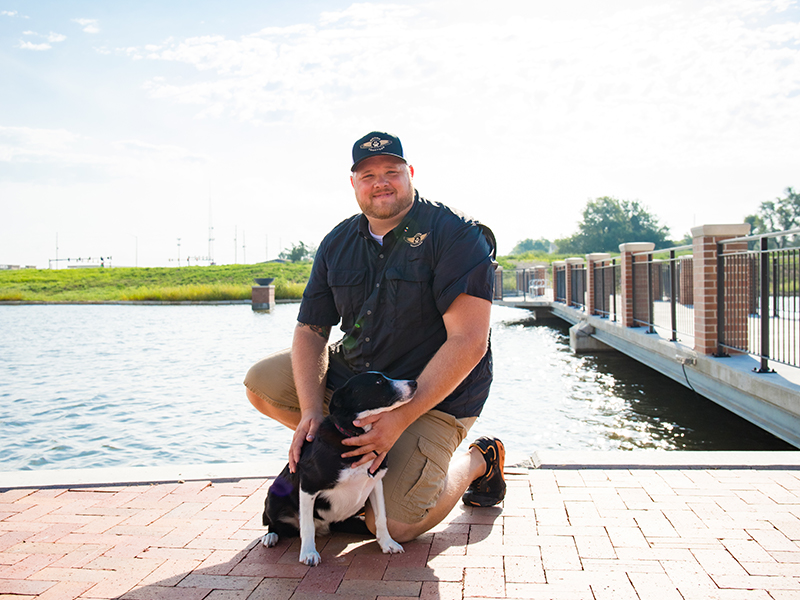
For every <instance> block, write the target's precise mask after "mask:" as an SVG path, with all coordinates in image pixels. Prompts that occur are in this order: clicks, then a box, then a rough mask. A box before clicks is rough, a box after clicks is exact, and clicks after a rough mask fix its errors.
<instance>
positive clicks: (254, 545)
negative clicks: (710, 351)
mask: <svg viewBox="0 0 800 600" xmlns="http://www.w3.org/2000/svg"><path fill="white" fill-rule="evenodd" d="M508 482H509V491H508V496H507V499H506V501H505V502H504V505H503V506H502V507H501V508H493V509H470V508H467V507H463V506H459V507H457V508H456V509H455V510H454V511H453V512H452V513H451V515H450V517H449V519H448V520H447V522H446V523H443V524H442V525H441V526H439V527H438V528H437V529H436V530H435V531H433V532H431V533H429V534H427V535H425V536H424V537H422V538H420V539H419V540H417V541H415V542H413V543H409V544H405V550H406V552H405V553H404V554H398V555H383V554H381V553H380V550H379V549H378V547H377V544H375V543H374V541H372V540H369V539H363V538H358V537H354V536H348V535H342V534H336V535H334V536H332V537H329V538H325V539H322V540H320V541H319V542H318V548H320V549H321V554H322V559H323V562H322V564H321V565H320V566H318V567H313V568H309V567H306V566H303V565H301V564H300V563H298V562H297V554H298V544H297V542H296V541H295V542H294V543H289V542H286V541H282V542H281V543H280V544H279V545H278V546H277V547H276V548H271V549H267V548H264V547H263V546H262V545H261V544H260V543H259V538H260V536H261V535H262V533H263V528H262V527H261V523H260V514H261V509H262V503H263V498H264V496H265V494H266V489H267V487H268V485H269V480H267V479H242V480H240V481H237V482H234V483H221V482H209V481H205V482H188V483H174V484H157V485H137V486H127V487H89V488H82V489H46V488H41V489H12V490H9V491H6V492H3V493H0V598H2V599H10V598H13V599H15V600H19V599H20V598H33V597H37V598H41V599H47V600H54V599H64V600H70V599H73V598H120V597H121V598H130V599H148V600H149V599H154V600H155V599H162V598H164V599H184V598H186V599H189V598H191V599H195V598H196V599H198V600H199V599H201V598H204V599H207V600H212V599H213V600H232V599H238V598H241V599H250V600H255V599H260V598H264V599H269V600H282V599H289V598H291V599H293V600H304V599H308V600H312V599H313V600H322V599H329V600H336V599H343V598H354V599H362V598H363V599H376V598H378V599H382V600H390V599H397V598H408V597H411V598H425V599H434V598H448V599H450V598H452V599H458V600H461V599H473V598H474V599H477V598H482V599H485V598H543V599H544V598H548V599H565V600H567V599H569V600H574V599H593V600H601V599H608V600H628V599H630V600H635V599H638V600H644V599H650V598H654V599H657V600H692V599H698V600H699V599H702V600H709V599H720V600H738V599H748V600H750V599H759V600H760V599H763V600H768V599H772V600H788V599H790V598H791V599H800V470H795V469H785V470H775V469H769V468H763V469H720V470H714V469H653V468H644V469H624V468H608V469H602V468H580V467H575V468H570V469H566V470H559V469H549V468H544V469H538V470H531V471H527V470H516V471H513V472H512V473H510V474H509V476H508Z"/></svg>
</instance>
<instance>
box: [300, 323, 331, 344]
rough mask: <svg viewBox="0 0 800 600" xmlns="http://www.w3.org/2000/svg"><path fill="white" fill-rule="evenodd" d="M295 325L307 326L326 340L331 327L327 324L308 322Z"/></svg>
mask: <svg viewBox="0 0 800 600" xmlns="http://www.w3.org/2000/svg"><path fill="white" fill-rule="evenodd" d="M297 326H298V327H308V328H309V329H310V330H311V331H313V332H314V333H316V334H317V335H318V336H319V337H321V338H322V339H324V340H327V339H328V338H329V337H330V335H331V328H330V327H329V326H328V325H309V324H308V323H298V324H297Z"/></svg>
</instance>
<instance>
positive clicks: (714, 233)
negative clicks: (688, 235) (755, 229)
mask: <svg viewBox="0 0 800 600" xmlns="http://www.w3.org/2000/svg"><path fill="white" fill-rule="evenodd" d="M749 232H750V225H748V224H747V223H744V224H739V225H701V226H700V227H693V228H692V238H693V242H692V245H693V252H694V279H693V288H694V349H695V351H696V352H698V353H699V354H705V355H710V354H715V353H716V352H717V345H718V341H719V340H718V331H717V243H718V242H720V241H722V240H726V239H730V238H735V237H742V236H745V235H747V234H748V233H749ZM743 244H744V243H743ZM744 245H745V247H746V244H744ZM731 250H732V248H728V249H727V251H731ZM727 273H728V269H726V275H727ZM726 287H727V286H726ZM730 326H731V327H734V328H735V327H736V325H735V324H734V323H733V322H731V323H730ZM727 327H728V323H727V320H726V328H727ZM744 329H745V330H746V327H745V328H744Z"/></svg>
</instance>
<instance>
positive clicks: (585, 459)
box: [0, 450, 800, 491]
mask: <svg viewBox="0 0 800 600" xmlns="http://www.w3.org/2000/svg"><path fill="white" fill-rule="evenodd" d="M508 458H509V460H508V461H507V463H506V468H505V471H506V472H508V473H515V474H521V473H525V472H527V471H529V470H531V469H574V470H579V469H662V470H666V469H669V470H673V469H770V470H800V451H797V452H794V451H780V452H773V451H753V452H734V451H732V452H722V451H716V452H703V451H679V450H673V451H646V450H642V451H637V450H633V451H626V450H610V451H597V450H587V451H566V450H537V451H536V452H534V453H533V456H530V457H524V456H523V455H509V457H508ZM285 465H286V462H285V461H281V460H277V459H269V460H264V461H261V462H252V463H212V464H205V465H172V466H166V467H110V468H98V469H64V470H49V469H44V470H39V471H4V472H0V491H6V490H10V489H19V488H22V489H25V488H33V489H43V488H81V487H114V486H124V485H149V484H156V483H184V482H187V481H220V482H221V481H238V480H240V479H261V478H268V477H274V476H275V475H277V474H278V473H280V472H281V470H282V469H283V467H284V466H285Z"/></svg>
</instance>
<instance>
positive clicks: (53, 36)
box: [19, 30, 67, 50]
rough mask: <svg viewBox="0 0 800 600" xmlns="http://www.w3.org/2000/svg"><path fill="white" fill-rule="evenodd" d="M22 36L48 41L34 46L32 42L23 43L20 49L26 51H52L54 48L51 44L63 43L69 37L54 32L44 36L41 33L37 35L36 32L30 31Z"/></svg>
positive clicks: (24, 32)
mask: <svg viewBox="0 0 800 600" xmlns="http://www.w3.org/2000/svg"><path fill="white" fill-rule="evenodd" d="M22 35H30V36H33V37H38V38H44V39H46V40H47V43H44V42H43V43H41V44H34V43H32V42H24V41H21V42H20V46H19V47H20V48H22V49H24V50H50V49H51V48H52V46H51V45H50V44H57V43H58V42H63V41H64V40H66V39H67V36H65V35H63V34H60V33H55V32H53V31H51V32H50V33H48V34H46V35H44V34H41V33H37V32H35V31H30V30H28V31H23V32H22Z"/></svg>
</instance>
